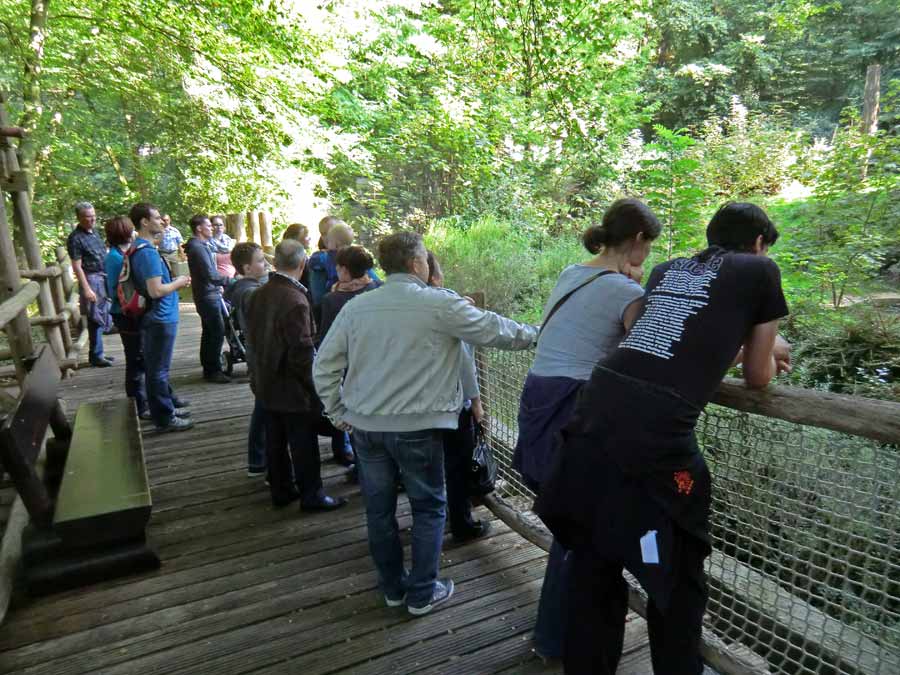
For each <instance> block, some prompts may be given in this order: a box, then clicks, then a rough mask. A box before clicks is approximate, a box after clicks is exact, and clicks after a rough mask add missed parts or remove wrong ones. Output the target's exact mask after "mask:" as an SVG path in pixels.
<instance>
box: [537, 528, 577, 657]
mask: <svg viewBox="0 0 900 675" xmlns="http://www.w3.org/2000/svg"><path fill="white" fill-rule="evenodd" d="M572 558H573V556H572V553H571V552H570V551H566V549H564V548H563V547H562V546H561V545H560V544H559V542H558V541H556V538H555V537H554V539H553V545H552V546H551V547H550V557H549V558H548V559H547V569H546V571H545V572H544V585H543V587H542V588H541V600H540V602H539V603H538V613H537V622H536V623H535V625H534V646H535V647H536V648H537V650H538V651H539V652H540V653H541V656H544V657H546V658H553V659H558V658H561V657H562V648H563V636H564V635H565V634H566V598H567V595H568V586H569V576H570V573H571V572H570V570H571V568H572Z"/></svg>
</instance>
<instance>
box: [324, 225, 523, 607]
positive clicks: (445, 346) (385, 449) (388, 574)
mask: <svg viewBox="0 0 900 675" xmlns="http://www.w3.org/2000/svg"><path fill="white" fill-rule="evenodd" d="M378 260H379V262H380V263H381V267H382V268H383V269H384V271H385V272H386V273H387V275H388V276H387V280H386V281H385V283H384V285H383V286H381V287H380V288H376V289H375V290H373V291H368V292H366V293H363V294H361V295H359V296H357V297H355V298H353V300H351V301H350V302H349V303H347V305H346V306H345V307H344V308H343V309H342V310H341V312H340V313H339V314H338V315H337V318H336V319H335V321H334V323H333V324H332V325H331V328H330V330H329V331H328V335H327V336H326V337H325V340H324V341H323V342H322V346H321V348H320V349H319V353H318V355H317V356H316V360H315V365H314V367H313V376H314V379H315V384H316V390H317V391H318V392H319V395H320V397H321V399H322V403H323V404H324V405H325V411H326V413H327V414H328V415H329V416H330V417H331V419H332V420H333V421H334V422H335V424H336V425H337V426H339V427H341V428H344V429H348V428H352V429H353V445H354V449H355V450H356V457H357V466H358V467H359V479H360V485H361V487H362V492H363V495H364V496H365V500H366V516H367V524H368V531H369V547H370V550H371V552H372V558H373V559H374V562H375V566H376V568H377V569H378V579H379V586H380V589H381V592H383V593H384V596H385V601H386V603H387V604H388V606H391V607H399V606H401V605H404V604H405V605H406V606H407V609H408V611H409V612H410V613H411V614H413V615H417V616H418V615H422V614H426V613H428V612H430V611H431V610H432V609H433V608H434V607H435V606H436V605H438V604H440V603H442V602H444V601H445V600H447V599H448V598H449V597H450V596H451V595H452V594H453V582H452V581H451V580H450V579H438V578H437V574H438V566H439V563H440V554H441V542H442V538H443V531H444V522H445V518H446V513H445V506H446V497H445V495H444V471H443V431H444V430H445V429H455V428H456V425H457V422H458V419H459V411H460V410H461V409H462V404H463V398H462V391H461V388H460V382H459V373H460V367H461V362H462V358H463V354H462V342H463V341H465V342H468V343H470V344H473V345H479V346H492V347H498V348H500V349H527V348H528V347H530V346H531V345H533V344H534V341H535V338H536V337H537V329H536V328H535V327H534V326H528V325H525V324H521V323H517V322H515V321H512V320H510V319H506V318H504V317H502V316H499V315H497V314H494V313H493V312H486V311H483V310H481V309H478V308H477V307H474V306H472V305H471V304H470V303H469V302H468V301H467V300H465V299H464V298H462V297H460V296H459V295H457V294H456V293H449V292H447V291H443V290H439V289H436V288H429V287H428V259H427V252H426V250H425V245H424V244H423V242H422V237H421V236H420V235H418V234H416V233H414V232H398V233H395V234H391V235H388V236H387V237H384V238H383V239H382V240H381V241H380V242H379V245H378ZM345 372H346V376H345V375H344V373H345ZM342 384H343V386H342ZM400 472H402V474H403V482H404V484H405V486H406V492H407V496H408V497H409V502H410V506H411V508H412V514H413V537H412V550H413V552H412V570H411V571H410V572H409V573H407V571H406V570H405V569H404V566H403V546H402V544H401V542H400V536H399V532H398V529H397V520H396V509H397V491H396V483H397V479H398V478H399V475H400Z"/></svg>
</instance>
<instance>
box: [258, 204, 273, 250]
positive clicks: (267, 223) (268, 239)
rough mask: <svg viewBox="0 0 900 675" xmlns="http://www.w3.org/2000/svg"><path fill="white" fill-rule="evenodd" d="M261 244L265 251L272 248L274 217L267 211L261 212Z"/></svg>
mask: <svg viewBox="0 0 900 675" xmlns="http://www.w3.org/2000/svg"><path fill="white" fill-rule="evenodd" d="M259 243H260V245H261V246H262V247H263V248H264V249H271V248H272V217H271V216H270V215H269V214H268V213H266V212H265V211H260V212H259Z"/></svg>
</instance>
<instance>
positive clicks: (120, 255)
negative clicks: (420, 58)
mask: <svg viewBox="0 0 900 675" xmlns="http://www.w3.org/2000/svg"><path fill="white" fill-rule="evenodd" d="M103 229H104V230H105V231H106V242H107V243H108V244H109V253H107V254H106V259H105V260H104V267H105V269H106V290H107V292H108V293H109V298H110V299H111V300H112V305H111V307H110V314H111V315H112V320H113V324H114V325H115V327H116V328H118V329H119V337H120V338H121V339H122V348H123V349H124V350H125V394H126V395H127V396H128V397H129V398H133V399H134V403H135V405H136V406H137V412H138V415H139V416H140V417H146V416H147V415H148V414H149V411H150V409H149V408H148V406H147V389H146V385H145V383H144V350H143V349H142V348H141V320H140V319H139V318H133V317H130V316H126V315H125V314H124V313H123V312H122V306H121V304H120V303H119V297H118V294H117V286H118V284H119V274H120V273H121V271H122V261H123V260H124V257H125V255H126V254H127V252H128V249H129V248H131V242H132V241H134V224H133V223H132V222H131V220H130V219H129V218H128V216H116V217H115V218H110V219H109V220H107V221H106V222H105V223H104V224H103Z"/></svg>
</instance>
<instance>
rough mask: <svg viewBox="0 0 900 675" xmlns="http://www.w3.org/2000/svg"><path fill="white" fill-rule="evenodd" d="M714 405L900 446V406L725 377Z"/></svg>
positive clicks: (886, 402)
mask: <svg viewBox="0 0 900 675" xmlns="http://www.w3.org/2000/svg"><path fill="white" fill-rule="evenodd" d="M712 401H713V403H717V404H719V405H723V406H726V407H728V408H733V409H735V410H740V411H743V412H748V413H754V414H756V415H764V416H766V417H774V418H776V419H780V420H785V421H787V422H795V423H797V424H805V425H807V426H813V427H821V428H822V429H831V430H832V431H840V432H842V433H845V434H850V435H852V436H862V437H863V438H871V439H872V440H875V441H880V442H882V443H900V403H895V402H893V401H879V400H876V399H871V398H862V397H861V396H847V395H845V394H832V393H831V392H827V391H818V390H813V389H802V388H801V387H783V386H777V385H770V386H768V387H766V388H765V389H748V388H747V385H746V384H744V381H743V380H739V379H736V378H733V377H727V378H725V381H724V382H723V383H722V384H721V386H720V387H719V389H718V391H717V392H716V394H715V396H713V399H712Z"/></svg>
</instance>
